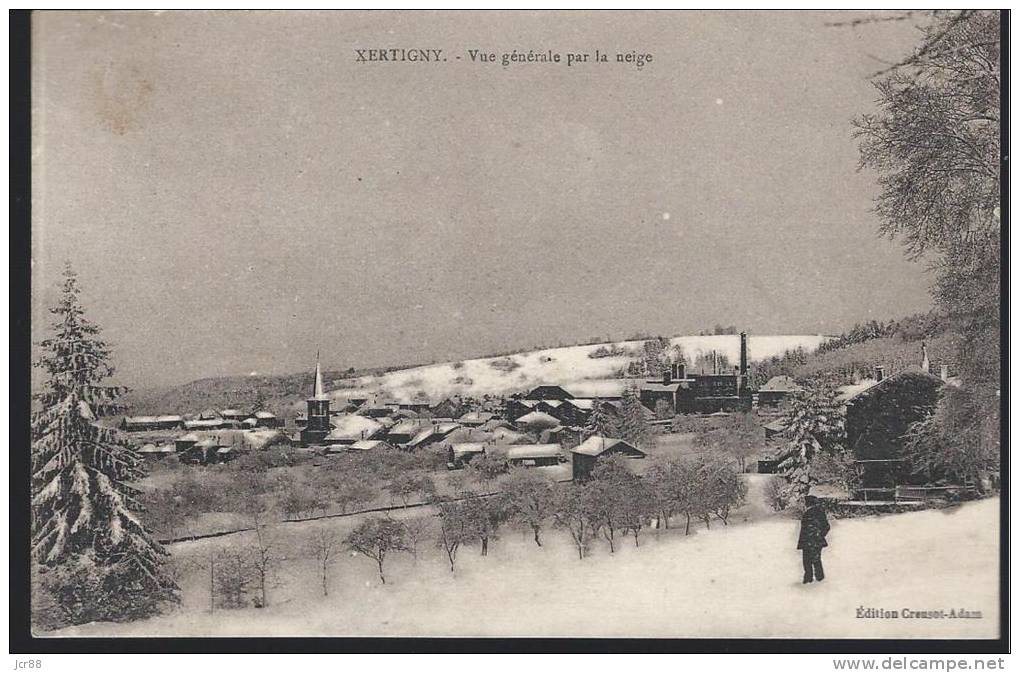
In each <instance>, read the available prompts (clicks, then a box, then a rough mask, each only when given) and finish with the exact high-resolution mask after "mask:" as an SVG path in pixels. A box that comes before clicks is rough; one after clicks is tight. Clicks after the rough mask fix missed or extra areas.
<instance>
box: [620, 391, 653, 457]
mask: <svg viewBox="0 0 1020 673" xmlns="http://www.w3.org/2000/svg"><path fill="white" fill-rule="evenodd" d="M621 402H622V404H621V407H620V418H619V420H618V421H617V422H616V427H615V428H614V432H613V434H614V436H615V437H616V438H618V439H622V440H624V441H626V442H630V443H631V444H633V445H634V446H643V445H644V444H645V443H646V442H647V440H648V435H649V429H648V421H647V419H646V418H645V413H646V412H645V406H644V405H643V404H641V397H640V392H639V391H638V390H637V388H626V389H625V390H624V391H623V397H622V400H621Z"/></svg>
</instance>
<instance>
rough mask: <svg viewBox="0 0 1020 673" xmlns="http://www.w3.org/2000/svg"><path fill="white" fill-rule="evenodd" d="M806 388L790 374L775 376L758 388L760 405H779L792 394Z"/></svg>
mask: <svg viewBox="0 0 1020 673" xmlns="http://www.w3.org/2000/svg"><path fill="white" fill-rule="evenodd" d="M802 390H804V389H803V388H801V387H800V386H799V385H797V382H796V381H794V380H793V378H792V377H789V376H773V377H772V378H771V379H769V380H768V383H766V384H765V385H763V386H762V387H761V388H759V389H758V406H759V407H777V406H779V405H780V404H782V403H783V401H784V400H786V399H787V398H788V397H790V396H791V395H794V394H796V393H799V392H801V391H802Z"/></svg>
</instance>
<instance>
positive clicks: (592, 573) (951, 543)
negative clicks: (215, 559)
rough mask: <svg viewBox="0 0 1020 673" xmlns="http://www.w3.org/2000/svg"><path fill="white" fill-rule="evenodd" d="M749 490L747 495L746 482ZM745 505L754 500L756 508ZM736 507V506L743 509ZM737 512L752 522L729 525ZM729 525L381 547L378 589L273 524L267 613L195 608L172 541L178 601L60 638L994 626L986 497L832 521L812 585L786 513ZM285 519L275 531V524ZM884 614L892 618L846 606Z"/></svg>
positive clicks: (197, 596)
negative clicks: (319, 560)
mask: <svg viewBox="0 0 1020 673" xmlns="http://www.w3.org/2000/svg"><path fill="white" fill-rule="evenodd" d="M759 487H760V485H756V488H755V489H754V490H760V488H759ZM759 505H760V503H759ZM749 509H750V511H749ZM745 517H749V518H751V521H749V522H744V521H743V519H744V518H745ZM733 518H734V523H733V524H731V525H730V526H728V527H722V526H718V525H715V524H713V526H712V529H711V530H705V529H704V528H703V527H702V526H699V527H697V529H696V531H694V532H693V533H692V534H691V535H690V536H688V537H684V535H683V531H682V529H680V530H678V529H676V528H671V529H669V530H664V531H662V532H661V535H659V536H656V534H655V533H654V532H653V531H645V532H644V533H643V534H642V536H641V546H640V547H639V548H635V547H634V542H633V538H630V537H628V538H626V539H624V540H623V541H622V542H621V544H620V548H619V550H618V551H617V553H616V554H612V555H610V554H609V553H608V550H607V548H606V545H605V543H604V542H603V541H601V540H600V541H596V542H594V543H593V550H592V554H591V555H590V556H589V557H588V558H586V559H585V560H583V561H581V560H578V558H577V555H576V553H575V552H574V550H573V548H572V547H571V546H570V543H569V541H568V539H567V537H566V535H565V534H563V533H562V532H560V531H547V532H546V533H545V535H544V538H545V539H544V546H543V547H542V548H538V547H536V546H535V545H534V543H533V542H532V541H531V536H530V533H527V532H525V533H520V532H505V533H503V535H502V536H501V538H500V539H499V540H497V541H495V542H494V543H493V544H492V545H491V547H490V551H489V555H488V556H485V557H483V556H480V555H479V553H478V548H477V546H474V547H472V548H465V549H463V550H462V551H461V553H460V554H459V556H458V561H457V571H456V573H455V574H451V573H450V571H449V567H448V566H447V565H446V562H445V559H444V558H443V556H442V552H440V551H439V550H437V549H435V548H433V547H432V545H425V547H427V549H426V548H423V551H422V553H421V554H420V558H419V559H418V560H417V561H414V560H412V559H411V558H410V555H408V554H395V555H392V556H391V557H387V561H386V564H387V584H385V585H382V584H380V583H379V579H378V575H377V574H376V569H375V564H374V562H372V561H371V560H369V559H366V558H363V557H360V556H359V557H352V556H349V555H345V556H344V557H342V558H341V559H339V560H338V562H337V564H336V565H335V567H334V568H333V570H332V581H331V585H330V592H329V593H330V595H329V597H328V598H324V597H323V596H322V592H321V576H320V575H318V574H317V569H316V563H315V561H314V560H312V559H307V558H302V557H303V554H302V552H301V549H302V545H303V544H304V543H307V540H308V537H309V535H310V533H311V531H312V530H313V528H312V527H313V526H328V527H331V528H333V529H334V530H336V532H337V533H338V534H340V535H342V534H343V533H344V532H345V531H346V530H349V529H350V527H351V526H352V525H354V522H353V521H351V520H345V519H334V520H329V521H322V522H309V523H307V524H299V525H295V526H284V527H282V528H281V531H280V532H279V534H281V535H286V536H287V538H286V539H283V540H281V547H280V548H281V549H284V550H285V551H286V555H287V556H288V557H289V558H288V560H287V561H286V563H285V566H284V568H283V569H282V570H281V573H280V575H279V584H276V585H274V587H273V589H272V593H271V599H270V600H271V605H270V607H269V608H266V609H255V608H247V609H243V610H218V611H216V612H212V613H210V612H209V609H208V600H209V597H208V588H207V583H208V570H204V569H203V568H204V567H205V566H202V563H203V559H205V558H207V557H208V554H209V553H210V550H211V549H212V548H214V547H215V545H220V544H224V543H225V540H226V539H223V540H203V541H200V542H196V543H186V544H181V545H175V547H174V550H173V553H174V556H175V557H176V558H177V560H178V562H181V563H184V564H185V566H184V567H187V564H188V563H193V564H194V565H193V566H190V569H189V570H187V571H186V572H185V575H184V576H183V577H182V587H183V589H184V604H183V605H182V607H181V609H180V610H178V611H176V612H174V613H171V614H168V615H165V616H162V617H158V618H155V619H151V620H147V621H143V622H134V623H128V624H112V623H106V624H90V625H85V626H81V627H76V628H71V629H66V630H64V631H62V632H60V633H59V634H58V635H62V636H69V635H70V636H113V635H125V636H138V635H148V636H163V635H166V636H206V635H216V636H234V635H249V636H258V635H262V636H270V635H272V636H283V635H288V636H289V635H293V636H298V635H305V636H341V635H344V636H350V635H405V636H407V635H416V636H624V637H640V636H646V637H794V638H989V637H994V636H996V635H997V630H998V567H997V566H998V559H999V547H998V534H999V500H998V498H994V499H989V500H984V501H980V502H973V503H967V504H964V505H962V506H959V507H956V508H952V509H948V510H941V511H923V512H914V513H908V514H893V515H885V516H872V517H867V518H860V519H844V520H836V521H833V524H832V531H831V533H830V535H829V543H830V546H829V547H828V548H827V549H826V550H825V553H824V556H823V559H824V563H825V568H826V573H827V579H826V580H825V581H824V582H821V583H816V584H811V585H802V584H801V583H800V574H801V561H800V555H799V552H797V550H796V549H795V547H796V542H797V526H798V522H797V521H796V520H794V519H790V518H786V517H778V516H768V515H765V514H764V512H763V510H762V509H761V507H760V506H757V507H754V508H742V510H741V511H740V512H738V513H735V514H734V517H733ZM283 529H286V530H283ZM867 608H880V609H885V610H895V611H897V612H899V613H900V617H898V618H895V619H872V618H866V617H859V616H858V614H859V613H858V609H867ZM961 609H962V610H966V611H969V612H980V614H981V617H980V618H974V619H954V618H938V619H920V618H910V617H908V616H906V615H904V613H903V611H904V610H910V611H915V612H916V611H939V610H945V611H946V614H947V615H948V614H949V611H950V610H956V611H960V610H961Z"/></svg>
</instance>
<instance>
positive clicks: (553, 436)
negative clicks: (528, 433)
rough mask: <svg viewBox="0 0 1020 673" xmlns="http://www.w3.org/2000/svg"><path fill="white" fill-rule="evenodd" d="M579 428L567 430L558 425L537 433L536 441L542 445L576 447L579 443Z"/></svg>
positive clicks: (580, 430)
mask: <svg viewBox="0 0 1020 673" xmlns="http://www.w3.org/2000/svg"><path fill="white" fill-rule="evenodd" d="M581 432H582V429H581V428H568V427H565V426H562V425H558V426H556V427H555V428H549V429H548V430H543V431H542V432H541V433H539V436H538V441H539V442H540V443H542V444H559V445H560V446H563V447H567V446H576V445H577V444H579V443H580V442H581V439H580V435H581Z"/></svg>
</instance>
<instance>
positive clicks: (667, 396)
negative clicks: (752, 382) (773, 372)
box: [641, 332, 752, 414]
mask: <svg viewBox="0 0 1020 673" xmlns="http://www.w3.org/2000/svg"><path fill="white" fill-rule="evenodd" d="M659 400H663V401H665V402H666V404H667V405H668V406H669V411H670V413H671V414H691V413H714V412H716V411H740V410H749V409H750V408H751V402H752V396H751V390H750V388H749V387H748V385H747V332H741V333H740V366H739V367H736V368H735V369H734V371H733V373H732V374H718V373H717V374H688V373H687V365H686V364H685V363H683V362H674V363H672V364H671V365H670V366H669V367H667V368H666V370H665V371H664V372H663V374H662V379H661V380H660V379H655V380H654V381H647V382H646V383H645V384H644V385H642V386H641V403H642V404H644V405H645V406H646V407H648V408H649V409H651V410H652V411H655V407H656V405H657V404H658V402H659Z"/></svg>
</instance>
